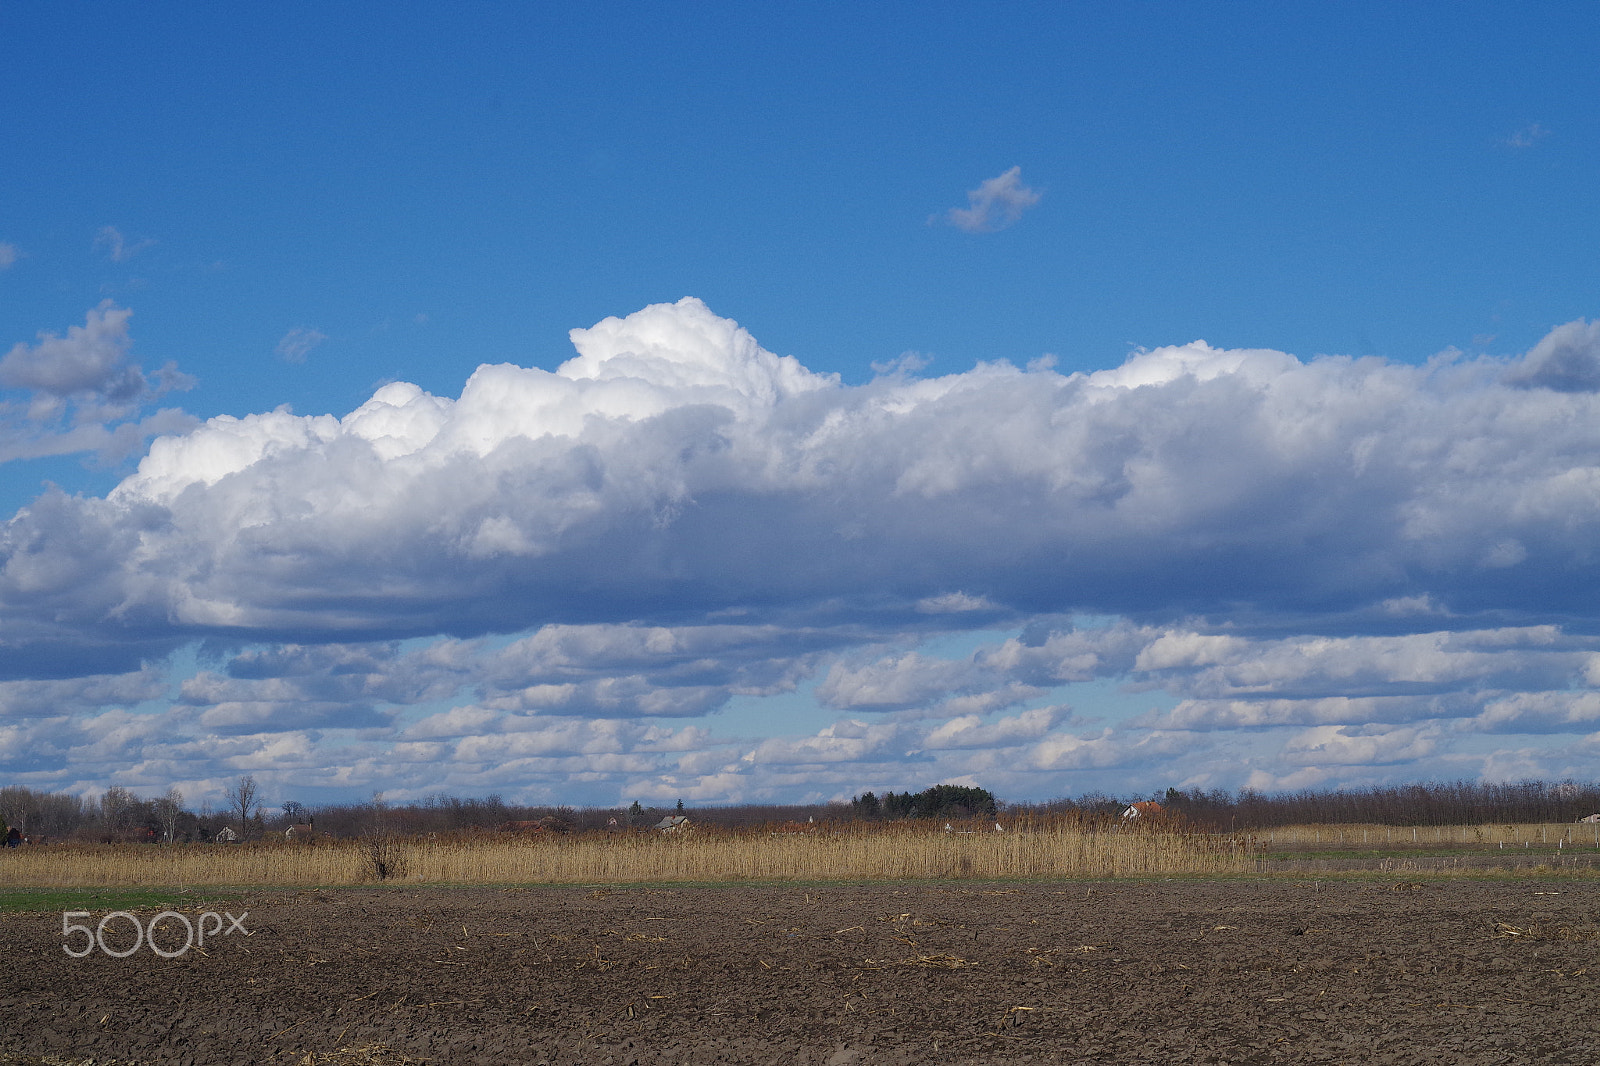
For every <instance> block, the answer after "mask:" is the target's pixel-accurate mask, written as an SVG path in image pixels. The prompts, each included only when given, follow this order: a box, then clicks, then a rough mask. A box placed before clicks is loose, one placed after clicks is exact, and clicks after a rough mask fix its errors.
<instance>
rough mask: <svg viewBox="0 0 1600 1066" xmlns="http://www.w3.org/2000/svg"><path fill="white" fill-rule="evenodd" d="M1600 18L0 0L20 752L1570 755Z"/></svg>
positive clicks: (1105, 768)
mask: <svg viewBox="0 0 1600 1066" xmlns="http://www.w3.org/2000/svg"><path fill="white" fill-rule="evenodd" d="M1597 38H1600V19H1597V18H1596V16H1595V14H1594V12H1593V11H1592V10H1591V9H1590V8H1589V7H1587V6H1584V5H1558V4H1523V5H1514V6H1513V5H1505V4H1452V5H1442V4H1438V5H1435V4H1413V5H1405V6H1403V7H1398V8H1396V7H1395V6H1393V5H1377V4H1345V5H1338V6H1332V5H1330V6H1328V7H1326V8H1323V9H1321V10H1316V11H1309V12H1308V11H1306V10H1303V9H1293V8H1284V7H1283V6H1282V5H1265V4H1262V5H1249V4H1226V5H1223V4H1144V5H1112V4H1079V5H1059V4H1054V5H1008V6H1007V7H1005V8H1004V9H1003V10H999V11H984V10H979V9H975V8H971V7H956V6H929V5H918V6H914V7H913V6H910V5H906V6H875V7H862V6H861V5H805V6H803V7H801V6H794V7H787V8H782V9H779V10H770V9H768V10H763V9H752V8H749V7H748V6H744V5H729V4H711V3H708V4H696V5H688V4H656V5H612V4H596V5H582V6H581V7H579V8H576V9H573V10H557V9H555V8H554V7H553V6H532V5H528V6H510V5H493V6H490V5H466V6H459V7H454V8H443V7H424V6H420V5H408V6H404V7H400V8H396V7H394V6H384V7H379V6H377V5H345V6H341V7H339V8H337V9H334V10H329V9H327V8H326V6H325V5H294V4H290V5H278V6H274V7H272V8H270V9H268V8H260V7H245V6H233V7H229V8H224V9H216V10H199V9H193V8H189V9H180V8H150V7H142V8H141V7H131V6H119V7H111V8H107V7H104V6H94V5H88V4H63V5H51V6H48V7H35V6H24V5H18V4H0V39H3V40H4V41H5V42H6V44H7V45H8V47H7V49H6V52H7V60H6V64H5V67H4V72H3V73H0V86H3V87H4V95H5V97H6V98H7V99H8V100H11V101H16V102H20V106H10V107H7V108H5V109H4V111H3V113H0V144H3V145H4V153H5V155H4V158H5V162H6V165H5V167H4V168H0V401H3V403H4V407H3V408H0V415H3V419H4V421H3V422H0V510H3V512H4V514H6V515H11V516H14V517H12V518H11V519H10V521H9V523H8V524H7V526H6V527H5V534H4V538H3V540H0V560H3V565H4V571H3V573H4V577H3V581H0V678H3V680H0V739H3V741H4V742H3V744H0V749H3V753H0V760H4V761H3V762H0V778H4V779H5V780H9V781H15V782H17V783H23V784H29V785H32V786H34V787H45V788H62V789H72V790H78V791H92V790H97V789H101V788H104V787H105V786H107V785H109V784H113V783H115V784H122V785H127V786H130V787H134V788H136V789H138V790H140V791H161V790H164V789H165V788H166V787H167V785H168V784H171V783H174V782H176V783H178V784H179V785H180V787H182V788H183V789H184V790H185V791H186V793H188V794H190V795H191V796H192V797H195V798H196V799H197V800H198V799H199V798H204V797H206V796H214V795H220V793H221V790H222V788H223V787H224V786H225V784H226V783H227V781H229V780H231V779H232V778H234V777H237V776H238V775H239V774H241V773H254V774H255V775H256V776H257V778H258V779H260V780H261V781H262V782H263V783H264V785H265V787H267V788H268V790H269V791H274V793H275V794H276V793H282V796H281V797H279V798H283V799H287V798H299V799H301V800H302V801H305V802H316V801H328V800H334V799H348V798H363V797H364V796H366V795H367V794H369V793H370V792H372V791H377V790H381V791H384V792H386V793H387V794H388V795H390V796H395V797H404V796H408V795H422V794H426V793H429V792H432V791H438V790H445V791H451V792H457V793H480V794H481V793H483V792H489V791H496V792H500V793H502V794H504V795H506V796H508V797H516V798H524V799H528V800H532V801H546V800H549V801H565V802H574V803H615V802H627V801H629V800H631V799H633V798H640V799H643V800H646V801H650V800H657V801H668V800H671V799H674V798H676V797H677V796H679V795H682V796H683V797H685V799H686V800H693V801H696V802H737V801H747V800H748V801H757V800H759V801H771V800H812V799H830V798H838V797H848V796H849V795H850V794H851V793H853V792H858V791H860V790H862V789H865V788H875V789H880V790H881V789H883V788H896V789H902V788H921V787H925V786H926V785H927V784H930V783H933V782H934V781H957V782H961V783H974V784H981V785H984V786H986V787H990V788H992V789H993V790H994V791H996V793H997V794H1000V795H1002V796H1006V797H1008V798H1013V799H1040V798H1046V797H1050V796H1056V795H1063V794H1073V793H1078V792H1083V791H1086V790H1089V789H1104V790H1107V791H1112V792H1117V793H1119V794H1120V793H1127V794H1130V795H1132V794H1136V793H1140V792H1144V791H1149V790H1153V789H1158V788H1164V787H1166V786H1167V785H1170V784H1194V785H1201V786H1205V787H1239V786H1241V785H1245V784H1250V785H1254V786H1256V787H1265V788H1282V787H1312V786H1314V787H1322V786H1336V785H1342V784H1350V785H1362V784H1368V783H1374V782H1379V781H1385V782H1387V781H1394V780H1411V779H1418V778H1426V777H1468V778H1477V777H1488V778H1492V779H1498V778H1504V777H1518V776H1524V775H1543V776H1554V777H1560V776H1567V775H1576V776H1584V777H1592V776H1593V773H1594V766H1595V757H1596V755H1597V754H1600V733H1597V732H1596V730H1597V729H1600V724H1597V723H1600V709H1597V704H1600V693H1595V692H1594V691H1593V690H1592V686H1593V684H1594V682H1595V680H1596V679H1600V658H1596V656H1600V642H1597V641H1596V640H1595V638H1594V636H1593V634H1595V633H1596V632H1600V626H1597V621H1600V620H1597V618H1596V616H1595V613H1594V611H1593V608H1592V606H1591V604H1592V602H1594V601H1595V597H1594V595H1593V592H1594V591H1595V584H1596V579H1597V577H1600V573H1597V572H1596V568H1595V563H1594V562H1593V561H1592V560H1591V558H1590V557H1591V554H1592V549H1591V547H1590V546H1591V545H1592V543H1593V542H1594V539H1595V538H1594V533H1595V532H1596V530H1597V519H1600V515H1597V513H1596V510H1595V505H1594V503H1593V500H1594V499H1595V498H1596V494H1595V492H1594V491H1593V490H1592V488H1591V479H1592V478H1593V479H1596V480H1597V481H1600V475H1597V474H1596V473H1595V472H1596V471H1600V438H1597V437H1596V434H1595V432H1594V430H1593V428H1592V427H1593V426H1594V425H1595V422H1594V417H1595V416H1596V415H1597V414H1600V401H1597V400H1596V397H1595V393H1596V389H1600V370H1597V369H1595V368H1596V367H1600V331H1597V329H1596V327H1594V326H1592V325H1590V324H1589V323H1590V321H1591V320H1593V319H1595V318H1596V317H1597V316H1600V307H1597V301H1600V286H1597V284H1596V283H1597V280H1600V277H1597V275H1600V266H1597V263H1596V258H1595V254H1594V249H1595V248H1596V247H1597V246H1600V243H1597V236H1600V207H1597V200H1596V198H1595V196H1594V195H1593V190H1594V188H1596V187H1597V182H1600V112H1596V110H1595V108H1594V107H1593V101H1594V100H1595V99H1597V98H1600V74H1597V73H1596V71H1595V65H1594V63H1593V62H1592V56H1593V54H1594V50H1595V46H1596V44H1597V43H1600V41H1597ZM686 299H687V301H688V302H684V301H685V300H686ZM573 330H580V331H587V332H582V333H579V334H576V335H575V336H573V337H569V331H573ZM575 341H576V342H577V347H576V348H575V347H574V343H575ZM1201 341H1203V342H1204V344H1201V343H1199V342H1201ZM574 357H577V358H576V361H575V362H571V363H569V362H568V361H569V360H574ZM564 364H565V368H564V369H562V368H563V365H564ZM480 367H486V368H487V369H484V370H480V369H479V368H480ZM495 367H499V369H493V368H495ZM353 412H359V413H356V414H353ZM47 484H48V485H50V486H54V487H53V488H50V489H48V490H47V489H46V485H47Z"/></svg>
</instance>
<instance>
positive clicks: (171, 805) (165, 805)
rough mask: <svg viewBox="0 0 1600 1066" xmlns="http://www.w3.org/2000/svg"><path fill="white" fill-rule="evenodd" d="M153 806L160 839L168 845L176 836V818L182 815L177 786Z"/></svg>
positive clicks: (180, 796)
mask: <svg viewBox="0 0 1600 1066" xmlns="http://www.w3.org/2000/svg"><path fill="white" fill-rule="evenodd" d="M153 806H154V807H155V812H156V821H157V822H159V823H160V825H161V839H162V840H165V841H166V842H167V843H168V844H170V843H172V842H173V840H174V839H176V838H177V836H178V818H179V816H180V815H182V814H183V793H182V792H180V791H178V786H177V785H173V786H172V787H171V788H169V789H167V793H166V795H164V796H162V797H161V798H160V799H158V800H156V801H155V803H154V804H153Z"/></svg>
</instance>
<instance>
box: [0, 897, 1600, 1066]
mask: <svg viewBox="0 0 1600 1066" xmlns="http://www.w3.org/2000/svg"><path fill="white" fill-rule="evenodd" d="M1597 908H1600V885H1596V883H1594V882H1583V881H1571V880H1554V879H1548V878H1546V879H1537V880H1535V879H1527V880H1514V881H1513V880H1503V881H1483V882H1471V881H1464V880H1463V881H1427V882H1422V883H1420V884H1419V883H1412V882H1406V881H1395V880H1393V879H1388V880H1363V881H1324V882H1321V883H1320V885H1319V884H1318V883H1316V882H1312V881H1304V882H1292V881H1284V880H1273V881H1228V882H1202V881H1157V882H1116V883H1106V882H1102V883H1094V884H1086V883H1082V882H1057V883H1050V884H1027V885H1016V886H1010V885H960V884H950V883H943V884H934V885H926V884H919V885H826V886H821V887H816V886H812V887H805V886H797V887H787V886H784V887H778V886H757V887H751V886H732V887H721V886H686V887H672V888H655V889H650V888H618V889H616V890H614V891H605V890H598V891H597V890H586V889H555V888H529V889H495V888H458V889H433V888H429V889H397V890H389V891H385V890H376V889H370V890H339V891H329V892H319V893H300V894H284V893H260V894H257V895H255V896H252V897H251V898H249V899H247V900H246V901H244V902H243V903H239V902H234V903H230V904H227V905H225V906H220V905H219V907H218V908H217V909H218V910H222V909H226V910H229V911H232V912H233V913H235V914H238V913H240V912H241V911H245V910H248V911H249V917H248V918H246V919H245V925H246V927H247V928H248V929H249V930H250V931H251V934H252V935H251V936H250V937H249V938H245V937H243V936H241V935H238V934H234V935H232V936H229V937H224V938H221V939H213V940H212V941H211V942H209V943H208V945H207V947H206V953H205V954H201V953H200V952H198V951H190V952H188V953H187V954H186V955H184V956H182V957H180V958H176V959H172V960H170V961H169V960H164V959H161V958H159V957H157V956H155V955H153V954H151V953H150V951H149V950H148V949H141V950H140V951H139V952H138V953H137V954H135V955H133V956H131V957H129V958H126V959H115V958H109V957H106V956H104V955H102V954H99V953H98V952H97V953H96V954H95V955H93V956H91V957H89V958H85V959H73V958H69V957H68V956H67V955H66V954H65V953H64V952H63V950H62V943H63V938H62V935H61V918H60V916H59V915H57V914H29V915H7V916H0V921H3V922H4V924H3V925H0V946H3V947H4V952H3V954H0V1063H7V1062H10V1063H23V1062H27V1063H36V1062H43V1061H59V1062H83V1061H86V1060H89V1059H92V1060H93V1061H94V1062H95V1063H97V1064H104V1063H107V1062H131V1063H139V1064H147V1063H197V1064H204V1066H211V1064H231V1063H250V1064H255V1063H301V1064H307V1066H320V1064H330V1063H332V1064H339V1066H354V1064H358V1063H362V1064H367V1063H370V1064H374V1066H385V1064H399V1063H426V1064H429V1066H446V1064H456V1063H493V1064H500V1063H506V1064H511V1063H515V1064H532V1063H551V1064H554V1063H596V1064H603V1063H611V1064H618V1066H621V1064H626V1063H640V1064H647V1063H675V1064H689V1063H693V1064H701V1063H718V1062H721V1063H784V1064H791V1063H792V1064H816V1066H823V1064H826V1066H874V1064H879V1063H884V1064H902V1063H905V1064H909V1063H917V1064H922V1063H949V1064H957V1063H963V1064H965V1063H971V1064H978V1063H994V1064H1000V1063H1005V1064H1012V1063H1034V1062H1040V1063H1043V1062H1052V1063H1320V1062H1329V1063H1334V1062H1342V1063H1441V1064H1443V1063H1448V1064H1451V1066H1470V1064H1487V1063H1584V1064H1592V1063H1595V1062H1597V1061H1600V1013H1597V1012H1596V1011H1595V1005H1596V1003H1597V1002H1600V989H1597V987H1596V978H1597V977H1600V957H1597V955H1600V939H1597V938H1600V928H1597V925H1596V919H1597ZM99 917H101V916H100V915H99V914H96V915H94V916H93V918H92V919H91V921H97V920H98V919H99ZM145 917H146V918H148V917H149V915H148V914H146V915H145ZM108 938H109V934H108ZM129 939H130V942H131V935H130V938H129Z"/></svg>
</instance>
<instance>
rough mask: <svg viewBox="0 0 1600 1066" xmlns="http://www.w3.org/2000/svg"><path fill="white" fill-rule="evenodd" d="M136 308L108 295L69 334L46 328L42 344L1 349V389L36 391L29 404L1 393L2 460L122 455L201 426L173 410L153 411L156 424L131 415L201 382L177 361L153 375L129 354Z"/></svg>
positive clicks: (40, 339) (0, 458)
mask: <svg viewBox="0 0 1600 1066" xmlns="http://www.w3.org/2000/svg"><path fill="white" fill-rule="evenodd" d="M131 314H132V312H131V311H129V310H128V309H127V308H124V307H117V306H115V305H114V304H113V303H112V302H111V301H110V300H106V301H104V302H103V303H101V304H100V306H99V307H96V308H95V309H94V310H92V311H90V312H89V313H88V314H87V315H86V316H85V318H84V324H83V325H81V326H71V327H69V328H68V329H67V332H66V335H65V336H62V335H60V334H57V333H48V332H42V333H40V334H39V335H38V343H36V344H32V345H29V344H16V345H13V346H12V348H11V350H10V351H9V352H7V353H6V354H5V355H4V356H0V389H15V390H19V391H23V392H26V393H27V394H28V395H27V398H26V401H25V402H23V403H12V402H10V401H7V400H3V399H0V462H5V461H7V460H10V459H18V458H30V457H36V456H42V455H66V454H71V453H74V452H85V451H98V452H100V453H101V454H102V455H103V456H106V457H120V456H123V455H127V454H130V453H131V451H133V450H135V449H136V448H137V447H138V446H139V445H140V444H141V443H142V441H144V440H146V439H148V437H149V436H150V435H153V434H159V433H172V432H182V431H184V430H187V429H190V428H192V427H193V426H194V420H193V419H192V418H189V417H188V416H186V415H182V414H181V413H179V412H173V411H164V412H161V413H159V414H157V415H154V416H151V419H147V420H146V422H148V423H149V424H148V426H145V425H144V424H142V423H134V422H130V421H128V420H129V419H132V418H135V417H136V416H137V415H138V413H139V411H140V409H141V408H142V407H144V405H145V404H147V403H149V402H150V401H152V400H155V399H157V398H158V397H160V396H162V395H165V394H166V393H168V392H172V391H174V390H181V389H189V388H192V387H193V386H194V384H195V381H194V378H192V377H190V376H189V375H188V374H184V373H182V372H181V371H179V370H178V369H177V367H176V366H175V365H174V364H173V363H170V362H169V363H167V364H165V365H164V366H162V367H161V368H160V369H158V370H156V371H154V372H153V373H148V374H147V373H146V372H145V371H144V370H143V369H141V368H140V367H139V366H138V365H136V364H134V363H133V362H131V361H130V360H129V354H130V351H131V349H132V347H133V342H132V340H131V339H130V337H129V336H128V318H129V316H130V315H131Z"/></svg>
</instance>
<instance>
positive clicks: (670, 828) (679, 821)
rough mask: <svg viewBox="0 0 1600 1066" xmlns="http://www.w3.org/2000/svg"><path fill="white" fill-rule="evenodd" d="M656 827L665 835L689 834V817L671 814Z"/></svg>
mask: <svg viewBox="0 0 1600 1066" xmlns="http://www.w3.org/2000/svg"><path fill="white" fill-rule="evenodd" d="M655 827H656V828H657V829H659V830H661V831H662V832H663V833H687V832H688V831H689V816H688V815H687V814H669V815H667V816H666V817H665V818H663V819H661V821H659V822H657V823H656V825H655Z"/></svg>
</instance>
